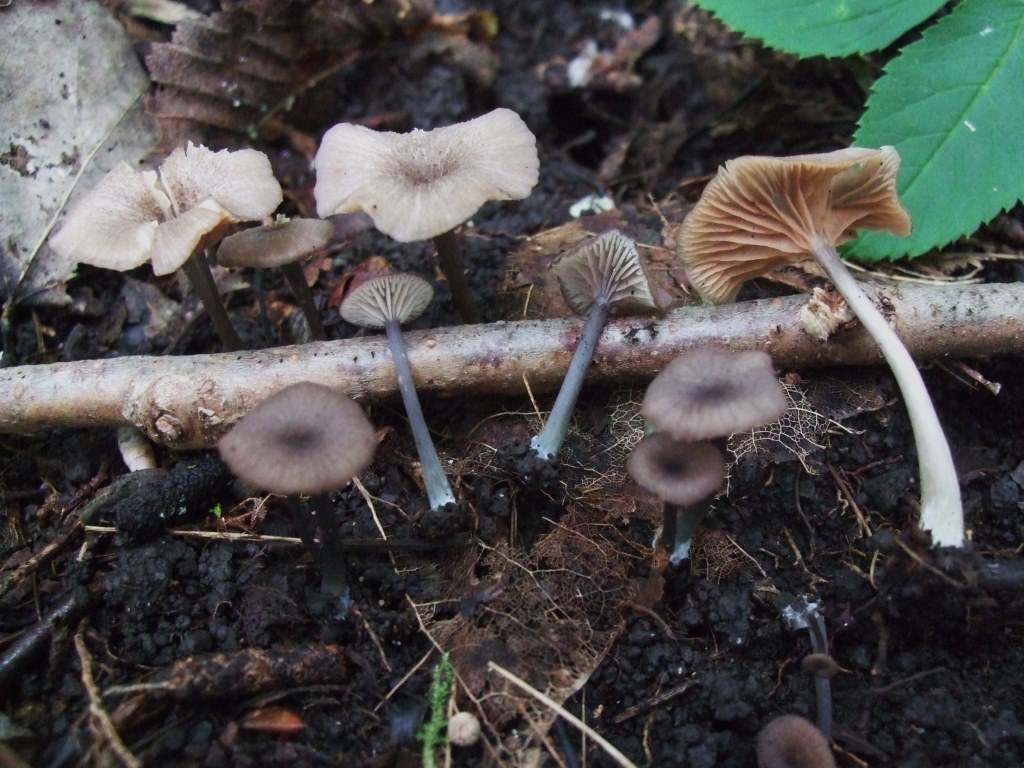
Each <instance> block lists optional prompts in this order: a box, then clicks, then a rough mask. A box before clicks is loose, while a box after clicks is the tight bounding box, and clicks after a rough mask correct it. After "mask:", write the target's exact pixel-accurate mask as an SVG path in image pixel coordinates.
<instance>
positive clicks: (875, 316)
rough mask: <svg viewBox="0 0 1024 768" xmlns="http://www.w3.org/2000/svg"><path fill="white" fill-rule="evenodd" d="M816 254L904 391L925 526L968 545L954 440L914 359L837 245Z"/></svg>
mask: <svg viewBox="0 0 1024 768" xmlns="http://www.w3.org/2000/svg"><path fill="white" fill-rule="evenodd" d="M812 252H813V254H814V256H815V258H816V259H817V260H818V263H819V264H821V266H822V267H823V268H824V270H825V273H826V274H827V275H828V277H829V279H830V280H831V281H832V284H833V285H835V287H836V289H837V290H838V291H839V293H840V294H842V296H843V298H844V299H845V300H846V303H847V305H848V306H849V307H850V309H852V310H853V312H854V314H855V315H857V318H858V319H859V320H860V322H861V324H862V325H863V326H864V328H865V329H866V330H867V332H868V333H869V334H871V336H872V338H874V340H875V342H876V343H877V344H878V347H879V349H880V350H881V351H882V355H883V356H884V357H885V360H886V362H887V363H888V364H889V367H890V368H891V369H892V372H893V375H894V376H895V377H896V383H897V385H898V386H899V388H900V392H902V394H903V400H904V402H905V403H906V408H907V412H908V413H909V415H910V425H911V427H912V429H913V432H914V443H915V445H916V447H917V459H918V467H919V472H920V475H921V519H920V525H921V528H922V529H924V530H926V531H929V532H930V533H931V536H932V543H933V544H934V545H935V546H939V547H962V546H963V545H964V512H963V505H962V503H961V501H960V483H959V480H958V476H957V472H956V467H955V466H954V464H953V456H952V454H951V453H950V450H949V443H948V442H947V441H946V435H945V433H944V432H943V431H942V425H941V424H940V423H939V418H938V416H937V415H936V413H935V407H934V405H932V400H931V397H929V395H928V390H927V389H926V388H925V385H924V380H923V379H922V378H921V373H920V371H918V369H917V365H916V364H915V363H914V359H913V358H912V357H911V356H910V353H909V352H907V349H906V347H904V346H903V342H902V341H900V338H899V336H897V335H896V332H895V331H893V329H892V328H891V327H890V326H889V324H888V323H887V322H886V320H885V318H884V317H883V316H882V313H881V312H879V311H878V308H877V307H875V304H874V302H872V301H871V299H869V298H868V297H867V295H866V294H865V293H864V291H863V290H862V289H861V287H860V285H859V284H858V283H857V281H856V280H855V279H854V278H853V276H852V275H851V274H850V273H849V271H848V270H847V269H846V267H845V266H844V265H843V262H842V259H840V258H839V254H838V253H837V252H836V249H835V248H834V247H832V246H831V245H829V244H828V243H827V242H826V241H825V240H823V239H821V238H817V239H816V240H815V241H814V242H813V243H812Z"/></svg>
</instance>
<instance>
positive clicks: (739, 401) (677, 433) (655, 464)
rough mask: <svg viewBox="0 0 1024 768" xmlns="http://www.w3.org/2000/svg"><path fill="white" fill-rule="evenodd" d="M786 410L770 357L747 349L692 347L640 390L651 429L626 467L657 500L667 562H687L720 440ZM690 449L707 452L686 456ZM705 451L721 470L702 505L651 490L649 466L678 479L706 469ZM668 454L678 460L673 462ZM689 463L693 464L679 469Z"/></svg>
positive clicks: (703, 510) (721, 446) (705, 507)
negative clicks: (662, 514) (667, 549)
mask: <svg viewBox="0 0 1024 768" xmlns="http://www.w3.org/2000/svg"><path fill="white" fill-rule="evenodd" d="M786 406H787V403H786V397H785V394H784V393H783V391H782V386H781V385H780V384H779V381H778V379H776V378H775V372H774V370H773V369H772V361H771V358H770V357H769V356H768V355H767V354H766V353H764V352H760V351H753V350H752V351H744V352H730V351H727V350H721V349H696V350H692V351H690V352H687V353H685V354H683V355H680V356H679V357H677V358H675V359H674V360H673V361H672V362H670V363H669V364H668V365H667V366H665V368H664V369H663V370H662V371H661V373H659V374H658V375H657V376H656V377H655V378H654V380H653V381H652V382H651V383H650V385H649V386H648V387H647V392H646V393H645V395H644V400H643V404H642V405H641V407H640V412H641V413H642V414H643V417H644V419H645V420H646V421H647V423H648V424H650V425H651V426H652V427H653V428H654V429H655V430H656V432H655V434H654V435H651V436H650V437H648V438H644V440H642V441H641V442H640V444H639V445H637V447H636V448H635V449H634V450H633V454H631V455H630V458H629V461H628V462H627V469H629V472H630V474H631V475H632V476H633V479H635V480H636V481H637V482H638V483H639V484H640V485H642V486H643V487H645V488H647V489H648V490H651V491H653V492H654V493H657V494H658V495H659V496H661V498H662V499H663V500H664V501H665V504H666V509H665V527H664V529H663V531H662V541H663V542H664V543H665V546H671V547H672V549H671V552H670V558H669V559H670V562H672V563H673V564H677V563H680V562H682V561H683V560H685V559H687V558H688V557H689V552H690V538H691V536H692V535H693V531H694V530H695V529H696V527H697V525H699V524H700V521H701V520H702V519H703V518H704V515H705V514H706V513H707V510H708V503H707V502H708V501H710V497H711V496H712V495H713V494H714V492H715V491H717V490H718V488H719V487H720V486H721V484H722V481H723V480H724V478H725V460H724V458H723V456H722V451H723V450H724V447H725V445H724V443H725V439H726V438H727V437H728V436H729V435H731V434H733V433H735V432H742V431H744V430H748V429H752V428H754V427H758V426H761V425H763V424H768V423H770V422H773V421H775V420H777V419H779V418H780V417H781V416H782V414H783V413H785V411H786ZM655 437H657V438H659V439H658V440H657V441H653V440H652V439H651V438H655ZM705 440H715V441H717V442H718V443H719V445H717V446H715V445H711V444H710V443H702V442H700V441H705ZM691 444H692V445H691ZM697 446H707V448H703V447H702V448H700V451H701V453H699V454H697V453H693V454H691V452H693V451H697ZM708 449H711V450H713V451H714V453H715V455H717V457H718V463H719V464H720V465H721V471H720V476H719V477H718V479H717V482H716V483H715V485H714V487H713V488H711V489H710V490H708V491H707V492H706V493H704V495H703V496H702V500H703V502H704V503H699V504H698V503H697V501H693V502H686V501H680V500H676V499H675V498H673V497H672V496H669V495H662V494H663V492H665V493H671V492H672V488H671V487H665V488H658V487H655V486H654V485H652V482H653V480H652V472H653V470H654V468H658V470H659V471H663V472H666V473H672V472H675V473H677V474H681V473H683V472H684V470H685V471H693V472H698V471H701V470H700V469H699V464H698V462H702V463H704V464H706V465H707V466H709V467H710V466H711V465H710V463H709V462H710V459H707V458H703V457H705V456H710V453H709V451H708ZM673 451H677V452H678V453H679V456H678V457H673V456H672V452H673ZM634 457H636V458H634ZM698 457H700V458H698ZM691 462H693V463H695V466H694V467H692V468H691V467H687V464H688V463H691ZM677 465H678V466H677ZM708 471H710V470H708ZM668 476H669V477H671V476H672V475H671V474H668ZM708 477H709V478H710V475H708ZM691 504H692V505H693V506H691Z"/></svg>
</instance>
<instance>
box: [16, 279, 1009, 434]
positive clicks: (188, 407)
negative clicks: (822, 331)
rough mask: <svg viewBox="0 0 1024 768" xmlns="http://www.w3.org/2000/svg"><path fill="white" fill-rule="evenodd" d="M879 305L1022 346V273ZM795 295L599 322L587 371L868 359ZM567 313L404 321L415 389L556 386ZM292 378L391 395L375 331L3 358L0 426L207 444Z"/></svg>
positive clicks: (972, 350)
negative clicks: (195, 351) (734, 361)
mask: <svg viewBox="0 0 1024 768" xmlns="http://www.w3.org/2000/svg"><path fill="white" fill-rule="evenodd" d="M876 293H877V294H878V295H880V296H881V297H882V299H883V301H884V302H885V304H886V309H887V311H888V310H890V309H891V312H890V315H889V319H890V322H892V323H893V324H894V325H895V326H896V329H897V331H898V332H899V334H900V336H901V338H902V339H903V341H904V343H905V344H906V346H907V348H908V349H909V350H910V351H911V352H912V354H914V355H915V357H917V358H918V359H934V358H940V357H941V358H949V357H976V356H984V355H991V354H997V353H1003V354H1005V353H1010V354H1012V353H1021V352H1024V285H1021V284H992V285H968V286H945V287H936V286H929V287H911V286H905V287H902V288H898V289H894V288H885V289H877V290H876ZM805 301H806V297H804V296H790V297H787V298H781V299H764V300H760V301H753V302H746V303H743V304H733V305H729V306H723V307H683V308H681V309H677V310H674V311H673V312H670V313H668V314H667V315H666V316H664V317H662V318H660V319H656V320H655V319H639V318H620V319H618V320H615V321H613V322H611V323H609V325H608V327H607V328H606V329H605V331H604V333H603V335H602V337H601V342H600V345H599V347H598V350H597V354H596V356H595V357H594V363H593V365H592V366H591V370H590V380H591V381H620V380H627V379H631V378H645V377H650V376H653V375H654V374H655V373H657V372H658V371H659V370H660V369H661V368H662V367H663V366H664V365H665V363H667V362H668V361H669V360H670V359H672V358H673V357H675V356H676V355H678V354H680V353H681V352H683V351H685V350H686V349H691V348H694V347H699V346H707V345H713V346H719V347H726V348H731V349H749V348H760V349H766V350H767V351H768V352H770V353H771V355H772V357H773V359H774V360H775V363H776V365H779V366H781V367H784V368H806V367H811V366H820V365H868V364H877V363H878V362H880V360H881V355H880V354H879V352H878V349H877V347H876V346H875V344H874V342H873V341H872V340H871V338H870V337H869V336H868V335H867V334H866V333H864V332H863V331H862V330H860V329H859V328H856V329H853V330H851V331H849V332H846V333H843V334H839V335H837V336H835V337H833V338H832V339H830V340H829V342H828V343H827V344H826V343H822V342H819V341H817V340H816V339H814V338H812V337H811V336H809V335H808V334H807V333H806V332H804V330H803V329H802V327H801V325H800V321H799V309H800V307H801V306H802V304H803V303H804V302H805ZM579 329H580V324H579V321H577V320H571V319H570V320H566V319H557V320H524V321H521V322H503V323H493V324H490V325H473V326H456V327H452V328H439V329H436V330H430V331H418V332H413V333H409V334H407V335H406V344H407V347H408V352H409V359H410V362H411V365H412V369H413V371H414V372H415V376H416V387H417V389H418V391H419V392H420V393H421V394H427V395H429V394H435V395H448V396H455V395H465V394H467V393H485V392H498V393H512V392H515V393H518V392H522V391H524V384H523V382H524V380H525V378H528V379H529V382H530V386H531V388H532V389H533V390H534V392H540V391H551V390H554V389H556V388H557V387H558V384H559V383H560V382H561V379H562V377H563V375H564V374H565V370H566V368H567V367H568V364H569V360H570V358H571V357H572V351H573V348H574V345H575V340H576V337H577V336H578V334H579ZM298 381H313V382H317V383H320V384H325V385H328V386H333V387H336V388H339V389H342V390H344V391H346V392H347V393H349V394H350V395H352V396H353V397H356V398H357V399H370V398H383V397H390V396H393V395H394V394H395V392H396V388H397V384H396V381H397V380H396V377H395V372H394V367H393V365H392V363H391V357H390V354H389V353H388V351H387V341H386V340H385V339H384V337H382V336H381V337H368V338H360V339H347V340H344V341H334V342H321V343H314V344H306V345H303V346H300V347H281V348H277V349H269V350H260V351H256V352H240V353H231V354H215V355H196V356H193V357H122V358H115V359H108V360H94V361H86V362H74V363H56V364H53V365H39V366H21V367H17V368H9V369H6V370H0V431H7V432H31V431H35V430H40V429H44V428H47V427H55V426H64V427H90V426H122V425H126V424H127V425H133V426H136V427H138V428H139V429H141V430H142V431H143V432H145V433H146V434H147V435H149V437H150V438H151V439H153V440H155V441H157V442H159V443H162V444H164V445H167V446H170V447H172V448H201V447H205V446H209V445H212V444H213V443H214V442H215V441H216V440H217V439H218V438H219V437H220V436H221V435H222V434H223V433H224V432H225V430H226V429H227V428H228V427H229V426H230V425H231V424H232V423H234V422H235V421H236V420H237V419H238V418H240V417H241V416H242V415H243V414H245V413H247V412H248V411H249V410H250V409H251V408H252V407H253V406H254V405H255V404H256V403H258V402H260V401H261V400H263V399H265V398H266V397H267V396H268V395H270V394H273V393H274V392H276V391H278V390H280V389H281V388H283V387H285V386H287V385H289V384H294V383H295V382H298Z"/></svg>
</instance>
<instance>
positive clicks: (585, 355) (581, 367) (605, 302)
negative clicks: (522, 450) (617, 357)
mask: <svg viewBox="0 0 1024 768" xmlns="http://www.w3.org/2000/svg"><path fill="white" fill-rule="evenodd" d="M611 307H612V305H611V301H610V300H609V299H608V297H607V296H601V297H598V298H597V299H595V300H594V303H593V304H592V305H591V307H590V311H589V312H588V313H587V321H586V323H585V324H584V326H583V331H582V332H581V333H580V340H579V342H578V343H577V344H576V351H575V352H573V355H572V361H571V362H570V363H569V370H568V371H566V373H565V378H564V379H563V380H562V386H561V388H560V389H559V390H558V397H556V398H555V404H554V406H552V408H551V414H550V415H549V416H548V420H547V423H546V424H545V425H544V429H542V430H541V431H540V434H538V435H536V436H535V437H534V438H533V439H532V440H531V441H530V447H531V448H533V450H534V452H535V453H536V454H537V455H538V456H539V457H540V458H542V459H552V458H554V457H555V456H557V455H558V451H559V449H560V448H561V447H562V443H563V442H565V434H566V432H567V431H568V429H569V420H570V419H571V418H572V411H573V408H574V407H575V405H576V400H577V398H578V397H579V395H580V390H581V389H583V379H584V378H585V377H586V375H587V369H588V368H589V367H590V362H591V361H592V360H593V359H594V352H596V351H597V343H598V341H599V340H600V338H601V331H603V330H604V326H605V324H606V323H607V322H608V314H609V312H611Z"/></svg>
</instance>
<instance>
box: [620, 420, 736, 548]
mask: <svg viewBox="0 0 1024 768" xmlns="http://www.w3.org/2000/svg"><path fill="white" fill-rule="evenodd" d="M626 471H627V472H629V474H630V476H631V477H632V478H633V479H634V480H636V482H637V483H638V484H639V485H640V486H641V487H643V488H646V489H647V490H648V491H651V492H652V493H654V494H656V495H657V496H658V497H659V498H660V499H661V500H662V502H664V517H663V524H662V530H661V542H662V546H663V548H664V549H666V550H667V551H668V554H669V562H671V563H672V564H673V565H676V564H678V563H681V562H682V561H683V560H686V559H688V558H689V556H690V540H691V539H692V537H693V532H694V531H695V530H696V529H697V526H698V525H699V524H700V521H701V520H703V519H704V516H705V515H706V514H707V511H708V506H709V503H710V501H711V497H712V496H714V495H715V493H716V492H717V491H718V489H719V488H721V487H722V483H723V482H724V481H725V457H724V456H723V455H722V452H721V451H720V450H719V449H718V448H717V447H716V446H714V445H712V444H711V443H684V442H679V441H678V440H674V439H673V438H672V437H671V436H669V435H667V434H665V433H663V432H655V433H654V434H651V435H647V436H646V437H644V438H643V439H642V440H641V441H640V442H639V443H637V444H636V447H635V448H633V451H632V452H631V453H630V454H629V458H628V459H626Z"/></svg>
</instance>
